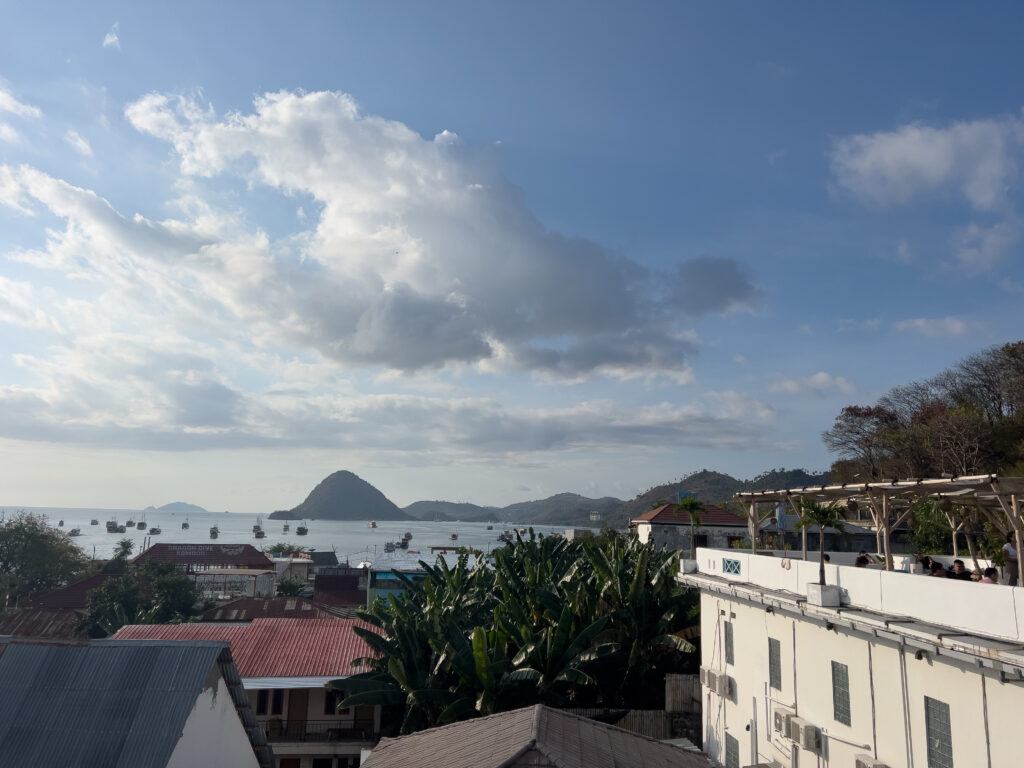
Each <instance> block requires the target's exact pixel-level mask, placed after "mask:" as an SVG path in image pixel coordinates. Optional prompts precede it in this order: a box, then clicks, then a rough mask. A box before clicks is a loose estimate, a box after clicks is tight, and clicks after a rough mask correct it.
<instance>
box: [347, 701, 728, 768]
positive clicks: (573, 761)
mask: <svg viewBox="0 0 1024 768" xmlns="http://www.w3.org/2000/svg"><path fill="white" fill-rule="evenodd" d="M362 765H363V767H364V768H407V766H411V765H415V766H417V767H418V768H525V767H526V766H531V767H532V768H540V767H542V766H550V768H556V767H557V768H633V766H638V765H642V766H644V768H708V767H709V766H710V763H709V762H708V759H707V757H706V756H704V755H702V754H699V753H694V752H687V751H685V750H683V749H681V748H679V747H676V746H672V745H670V744H665V743H662V742H660V741H656V740H654V739H650V738H648V737H646V736H639V735H637V734H635V733H630V732H629V731H624V730H622V729H621V728H616V727H615V726H613V725H607V724H605V723H600V722H597V721H596V720H588V719H586V718H583V717H579V716H577V715H573V714H570V713H568V712H563V711H561V710H557V709H552V708H550V707H546V706H544V705H543V704H538V705H536V706H533V707H526V708H524V709H517V710H513V711H511V712H502V713H501V714H497V715H490V716H489V717H480V718H476V719H474V720H465V721H463V722H461V723H455V724H453V725H446V726H442V727H440V728H431V729H430V730H427V731H421V732H420V733H415V734H412V735H411V736H401V737H399V738H396V739H381V742H380V744H378V745H377V748H376V749H374V750H373V752H372V753H371V754H370V756H369V757H368V758H367V759H366V760H364V761H363V763H362Z"/></svg>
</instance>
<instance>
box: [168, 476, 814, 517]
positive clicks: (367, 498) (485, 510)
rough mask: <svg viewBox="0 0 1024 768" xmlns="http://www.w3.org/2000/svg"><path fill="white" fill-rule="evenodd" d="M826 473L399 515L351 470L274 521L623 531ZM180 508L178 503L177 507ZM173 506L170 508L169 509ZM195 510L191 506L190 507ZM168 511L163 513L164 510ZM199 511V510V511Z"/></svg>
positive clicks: (415, 509) (441, 507)
mask: <svg viewBox="0 0 1024 768" xmlns="http://www.w3.org/2000/svg"><path fill="white" fill-rule="evenodd" d="M828 481H829V473H828V472H819V473H812V472H808V471H806V470H803V469H771V470H768V471H767V472H762V473H761V474H760V475H758V476H757V477H755V478H753V479H751V480H738V479H736V478H735V477H732V476H731V475H727V474H723V473H721V472H714V471H711V470H707V469H702V470H699V471H697V472H693V473H692V474H690V475H687V476H686V477H683V478H682V479H680V480H676V481H674V482H671V483H665V484H663V485H658V486H655V487H654V488H651V489H649V490H647V491H644V492H643V493H641V494H639V495H638V496H636V497H635V498H633V499H631V500H630V501H623V500H622V499H617V498H615V497H613V496H605V497H602V498H599V499H592V498H588V497H586V496H581V495H579V494H577V493H559V494H556V495H554V496H549V497H548V498H546V499H538V500H536V501H523V502H519V503H516V504H509V505H508V506H505V507H486V506H480V505H477V504H470V503H467V502H453V501H441V500H435V501H416V502H413V503H412V504H410V505H408V506H407V507H405V508H404V509H400V508H399V507H398V506H396V505H395V504H394V503H393V502H391V501H390V500H389V499H388V498H387V497H386V496H385V495H384V494H383V493H381V492H380V491H379V490H377V489H376V488H374V487H373V486H372V485H370V483H368V482H366V481H365V480H363V479H362V478H360V477H358V476H357V475H355V474H353V473H352V472H349V471H347V470H341V471H339V472H334V473H332V474H331V475H328V476H327V477H326V478H324V479H323V480H322V481H321V482H320V483H319V484H318V485H317V486H316V488H314V489H313V490H312V491H311V492H310V494H309V496H307V497H306V500H305V501H303V502H302V503H301V504H299V505H298V506H296V507H293V508H292V509H287V510H278V511H277V512H274V513H272V514H271V515H270V518H271V519H272V520H426V521H437V522H451V521H455V520H461V521H466V522H479V523H498V522H502V521H507V522H510V523H527V524H529V523H533V524H535V525H554V526H561V525H564V526H574V525H579V526H587V527H597V526H601V525H608V526H610V527H612V528H625V527H626V526H627V525H629V521H630V519H631V518H633V517H636V516H637V515H640V514H643V513H644V512H647V511H648V510H649V509H651V507H652V506H653V505H654V504H656V503H657V502H660V501H675V500H676V499H677V498H678V497H679V494H681V493H682V494H695V495H696V496H697V498H699V499H700V500H701V501H703V502H706V503H709V504H727V503H728V502H730V501H731V500H732V498H733V496H734V495H735V494H736V493H737V492H738V491H754V490H763V489H776V488H796V487H802V486H807V485H822V484H824V483H827V482H828ZM178 503H179V504H180V502H178ZM171 506H174V505H171V504H168V505H167V507H171ZM186 506H191V505H186ZM167 507H161V510H163V509H166V508H167ZM196 509H200V508H196Z"/></svg>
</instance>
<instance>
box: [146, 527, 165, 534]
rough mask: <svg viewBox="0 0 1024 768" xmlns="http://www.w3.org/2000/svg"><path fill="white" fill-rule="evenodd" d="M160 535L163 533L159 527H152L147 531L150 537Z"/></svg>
mask: <svg viewBox="0 0 1024 768" xmlns="http://www.w3.org/2000/svg"><path fill="white" fill-rule="evenodd" d="M161 533H163V531H161V530H160V526H159V525H154V526H153V527H152V528H150V529H149V535H150V536H159V535H160V534H161Z"/></svg>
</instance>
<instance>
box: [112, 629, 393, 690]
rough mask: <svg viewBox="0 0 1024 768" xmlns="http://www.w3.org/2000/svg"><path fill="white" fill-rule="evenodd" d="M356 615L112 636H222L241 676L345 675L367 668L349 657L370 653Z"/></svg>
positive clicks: (123, 631) (125, 632)
mask: <svg viewBox="0 0 1024 768" xmlns="http://www.w3.org/2000/svg"><path fill="white" fill-rule="evenodd" d="M357 626H358V627H365V628H367V629H370V630H373V629H375V628H374V627H373V626H372V625H370V624H367V623H366V622H363V621H358V620H356V619H256V620H255V621H253V622H252V624H247V625H243V626H239V625H231V624H134V625H131V626H127V627H122V628H121V629H120V630H118V632H117V634H116V635H114V637H115V638H118V639H128V640H226V641H227V642H229V643H231V655H232V656H233V657H234V659H235V664H236V665H237V666H238V673H239V674H240V675H241V676H242V677H330V676H332V675H337V676H338V677H344V676H347V675H354V674H356V673H358V672H365V671H366V670H365V668H362V667H356V666H354V665H353V662H354V661H355V660H356V659H358V658H361V657H363V656H369V655H371V651H370V647H369V646H368V645H367V644H366V643H365V642H363V639H362V638H361V637H359V635H357V634H356V633H355V632H354V631H353V628H354V627H357Z"/></svg>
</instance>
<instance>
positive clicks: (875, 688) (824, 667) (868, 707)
mask: <svg viewBox="0 0 1024 768" xmlns="http://www.w3.org/2000/svg"><path fill="white" fill-rule="evenodd" d="M922 578H923V577H922ZM976 588H978V589H981V588H983V587H979V586H976ZM701 617H702V618H701V634H702V638H703V642H702V650H701V664H702V666H704V667H707V668H711V669H713V670H715V671H724V672H726V673H727V674H728V675H729V677H730V678H732V681H733V683H732V685H733V694H732V695H731V696H730V697H728V698H725V697H720V696H718V695H717V694H714V693H713V692H711V691H710V690H709V689H707V688H705V689H704V691H703V694H702V695H703V698H704V703H705V708H704V734H705V739H704V743H705V749H706V750H707V752H708V754H709V755H711V757H712V758H714V759H716V760H717V761H718V762H719V763H722V764H724V761H725V746H724V744H725V734H726V733H728V734H730V735H731V736H733V737H734V738H736V739H737V740H738V742H739V744H740V765H750V764H754V763H758V762H769V761H771V760H775V761H777V762H778V763H780V764H781V765H783V766H786V767H787V768H798V767H799V768H804V767H805V766H836V767H837V768H839V767H840V766H841V767H842V768H852V766H853V765H854V760H855V756H856V755H861V754H867V755H870V756H873V757H875V759H878V760H881V761H882V762H883V763H884V764H885V765H888V766H891V768H896V766H915V767H916V768H926V766H927V765H928V761H927V744H926V732H925V720H924V697H925V696H929V697H931V698H934V699H938V700H939V701H942V702H944V703H946V704H948V705H949V708H950V723H951V733H952V744H953V750H954V762H955V765H957V766H970V768H1004V767H1005V768H1010V767H1011V766H1017V765H1021V764H1022V760H1021V759H1020V752H1021V749H1020V746H1019V744H1018V733H1019V727H1020V726H1019V712H1020V711H1021V708H1022V707H1024V689H1022V687H1021V686H1020V685H1016V686H1015V685H1013V684H1012V683H1002V682H1001V681H1000V679H999V677H998V675H997V674H996V673H994V672H993V671H991V670H981V669H979V668H978V667H976V666H971V665H968V664H967V663H961V662H957V661H949V660H947V659H939V658H935V657H933V656H931V655H930V654H927V653H925V654H922V655H921V658H917V657H916V656H915V651H914V649H913V648H902V649H901V648H900V647H898V646H897V645H896V644H895V643H892V642H889V641H886V640H880V639H878V638H870V637H868V636H866V635H862V634H859V633H855V632H852V631H846V630H844V629H842V628H835V629H832V630H829V629H826V627H825V626H824V624H823V623H813V622H810V621H806V620H803V619H800V618H795V617H794V616H791V615H787V614H785V613H782V612H776V613H772V614H769V613H767V612H766V611H765V610H764V608H763V607H762V606H760V605H753V604H750V603H747V602H744V601H740V600H735V599H728V598H725V597H723V596H719V595H715V594H712V593H705V594H704V595H703V596H702V599H701ZM727 620H728V621H731V622H732V624H733V638H734V640H733V642H734V659H735V663H734V664H726V662H725V653H724V648H723V645H724V634H725V630H724V622H725V621H727ZM769 637H773V638H775V639H777V640H779V641H780V645H781V649H782V653H781V661H782V665H781V669H782V688H781V690H776V689H773V688H771V687H770V686H769V667H768V638H769ZM832 661H837V662H840V663H842V664H846V665H847V667H848V669H849V683H850V713H851V717H850V725H849V726H847V725H844V724H842V723H840V722H838V721H837V720H836V719H835V717H834V710H833V700H832V665H831V662H832ZM777 708H786V709H788V710H790V711H793V712H795V713H796V714H797V715H798V716H799V717H801V718H803V719H805V720H807V721H809V722H811V723H813V724H814V725H815V726H817V727H818V728H820V729H821V732H822V744H823V747H822V750H821V753H820V754H816V753H813V752H810V751H807V750H803V749H801V748H799V747H798V746H797V745H795V744H794V742H792V741H791V740H789V739H788V738H785V737H783V736H781V735H780V734H778V733H776V732H775V731H774V729H773V727H772V713H773V712H774V711H775V709H777ZM748 726H749V727H748Z"/></svg>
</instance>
